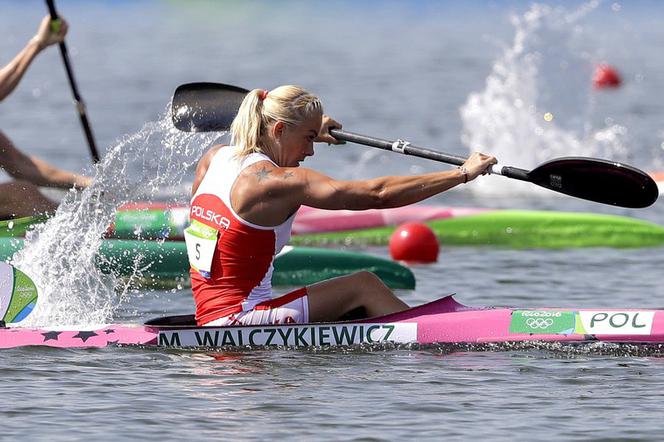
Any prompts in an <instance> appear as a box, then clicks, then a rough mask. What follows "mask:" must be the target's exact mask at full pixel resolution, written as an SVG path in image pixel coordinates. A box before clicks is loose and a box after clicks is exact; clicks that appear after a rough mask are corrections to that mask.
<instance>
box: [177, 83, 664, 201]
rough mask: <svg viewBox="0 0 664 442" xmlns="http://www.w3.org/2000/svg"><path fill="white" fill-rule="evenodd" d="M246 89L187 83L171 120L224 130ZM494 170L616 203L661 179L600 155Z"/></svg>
mask: <svg viewBox="0 0 664 442" xmlns="http://www.w3.org/2000/svg"><path fill="white" fill-rule="evenodd" d="M247 92H249V91H248V90H246V89H242V88H239V87H237V86H230V85H226V84H220V83H189V84H183V85H181V86H179V87H178V88H177V89H176V90H175V94H174V95H173V102H172V119H173V124H174V125H175V127H176V128H178V129H179V130H182V131H187V132H210V131H226V130H228V129H229V128H230V125H231V123H232V121H233V118H235V115H236V113H237V110H238V108H239V107H240V103H241V102H242V100H243V99H244V96H245V95H246V93H247ZM330 133H331V134H332V135H333V136H334V137H335V138H337V139H339V140H344V141H350V142H353V143H358V144H364V145H366V146H371V147H376V148H379V149H385V150H391V151H393V152H397V153H401V154H404V155H413V156H416V157H420V158H426V159H429V160H434V161H440V162H443V163H448V164H453V165H457V166H460V165H462V164H463V163H464V162H465V161H466V159H465V158H463V157H459V156H455V155H450V154H446V153H443V152H438V151H435V150H430V149H426V148H423V147H417V146H414V145H412V144H411V143H409V142H407V141H404V140H385V139H381V138H375V137H370V136H366V135H360V134H356V133H353V132H346V131H343V130H338V129H332V130H330ZM491 172H492V173H495V174H499V175H503V176H506V177H508V178H513V179H517V180H521V181H528V182H530V183H533V184H536V185H538V186H540V187H544V188H547V189H550V190H553V191H555V192H559V193H564V194H566V195H570V196H575V197H577V198H582V199H586V200H590V201H595V202H598V203H604V204H610V205H613V206H621V207H630V208H642V207H648V206H650V205H651V204H653V203H654V202H655V201H656V200H657V197H658V195H659V191H658V189H657V184H656V183H655V181H654V180H653V179H652V178H651V177H650V176H649V175H648V174H647V173H645V172H643V171H641V170H639V169H637V168H635V167H632V166H628V165H626V164H621V163H618V162H615V161H608V160H602V159H598V158H585V157H565V158H556V159H553V160H550V161H547V162H545V163H543V164H540V165H539V166H537V167H536V168H535V169H533V170H530V171H529V170H525V169H519V168H517V167H511V166H499V165H495V166H493V167H492V168H491Z"/></svg>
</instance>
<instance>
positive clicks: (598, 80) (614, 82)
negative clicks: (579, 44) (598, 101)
mask: <svg viewBox="0 0 664 442" xmlns="http://www.w3.org/2000/svg"><path fill="white" fill-rule="evenodd" d="M621 84H622V78H621V77H620V74H619V73H618V71H617V70H616V69H615V68H614V67H613V66H611V65H608V64H600V65H597V66H596V67H595V74H594V75H593V87H594V88H595V89H616V88H619V87H620V85H621Z"/></svg>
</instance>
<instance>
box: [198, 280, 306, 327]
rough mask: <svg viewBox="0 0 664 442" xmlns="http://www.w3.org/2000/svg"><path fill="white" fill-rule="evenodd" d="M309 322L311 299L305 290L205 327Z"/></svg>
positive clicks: (267, 302) (209, 323)
mask: <svg viewBox="0 0 664 442" xmlns="http://www.w3.org/2000/svg"><path fill="white" fill-rule="evenodd" d="M306 322H309V298H308V296H307V291H306V289H305V288H301V289H298V290H295V291H294V292H291V293H288V294H286V295H283V296H281V297H279V298H274V299H271V300H269V301H265V302H261V303H260V304H257V305H256V306H255V307H254V308H253V309H251V310H247V311H246V312H240V313H234V314H231V315H228V316H224V317H223V318H219V319H215V320H214V321H210V322H208V323H207V324H204V325H205V327H226V326H233V325H272V324H304V323H306Z"/></svg>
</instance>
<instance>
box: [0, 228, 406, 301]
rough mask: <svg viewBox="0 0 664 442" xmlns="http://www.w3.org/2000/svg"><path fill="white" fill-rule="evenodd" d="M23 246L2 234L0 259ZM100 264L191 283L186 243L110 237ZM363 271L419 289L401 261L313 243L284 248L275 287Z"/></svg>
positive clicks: (144, 281)
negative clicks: (323, 246) (316, 246)
mask: <svg viewBox="0 0 664 442" xmlns="http://www.w3.org/2000/svg"><path fill="white" fill-rule="evenodd" d="M22 247H23V240H22V239H20V238H0V261H9V259H10V258H11V257H12V256H13V255H14V253H16V252H17V251H18V250H20V249H21V248H22ZM100 252H101V253H100V259H99V260H98V265H99V267H100V269H101V270H102V271H103V272H105V273H113V274H115V275H117V276H125V277H126V276H131V275H133V274H134V269H136V268H145V269H146V270H144V271H142V272H141V275H140V276H141V277H140V279H139V280H137V281H136V282H137V283H138V284H140V285H148V286H151V287H159V288H166V287H175V286H178V285H181V286H184V285H188V284H189V261H188V258H187V250H186V246H185V243H184V242H181V241H140V240H121V239H105V240H104V241H103V243H102V247H101V249H100ZM360 270H368V271H371V272H373V273H375V274H376V275H377V276H378V277H379V278H381V279H382V280H383V282H384V283H385V284H386V285H388V286H389V287H391V288H395V289H413V288H415V276H414V275H413V272H412V271H411V270H410V269H409V268H408V267H405V266H403V265H401V264H399V263H397V262H394V261H392V260H389V259H386V258H382V257H379V256H374V255H370V254H366V253H360V252H352V251H344V250H333V249H325V248H313V247H291V246H287V247H284V249H283V250H282V252H281V253H280V254H279V255H278V256H277V257H276V259H275V262H274V273H273V275H272V284H273V285H274V286H303V285H307V284H312V283H315V282H318V281H322V280H324V279H329V278H333V277H336V276H342V275H347V274H350V273H353V272H357V271H360Z"/></svg>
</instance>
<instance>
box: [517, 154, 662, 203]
mask: <svg viewBox="0 0 664 442" xmlns="http://www.w3.org/2000/svg"><path fill="white" fill-rule="evenodd" d="M528 175H529V177H530V179H531V180H532V182H533V183H535V184H538V185H539V186H542V187H545V188H547V189H551V190H554V191H556V192H560V193H564V194H567V195H571V196H575V197H578V198H583V199H586V200H590V201H595V202H598V203H603V204H610V205H613V206H620V207H629V208H634V209H639V208H643V207H648V206H650V205H652V204H653V203H654V202H655V201H657V197H658V196H659V191H658V189H657V183H655V181H654V180H653V179H652V178H651V177H650V176H649V175H648V174H647V173H645V172H643V171H641V170H639V169H637V168H635V167H632V166H628V165H625V164H621V163H616V162H613V161H607V160H602V159H597V158H575V157H568V158H558V159H555V160H551V161H548V162H546V163H543V164H541V165H539V166H538V167H537V168H535V169H533V170H532V171H530V172H529V174H528Z"/></svg>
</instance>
